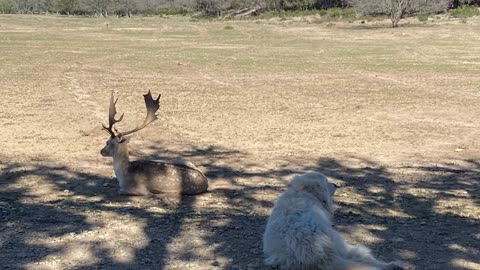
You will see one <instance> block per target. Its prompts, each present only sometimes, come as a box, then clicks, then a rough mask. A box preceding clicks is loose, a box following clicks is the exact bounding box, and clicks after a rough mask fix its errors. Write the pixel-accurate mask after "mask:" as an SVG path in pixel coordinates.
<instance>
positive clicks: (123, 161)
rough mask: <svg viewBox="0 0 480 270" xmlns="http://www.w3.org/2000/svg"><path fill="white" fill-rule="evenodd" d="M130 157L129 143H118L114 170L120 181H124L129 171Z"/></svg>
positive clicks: (114, 154) (114, 156)
mask: <svg viewBox="0 0 480 270" xmlns="http://www.w3.org/2000/svg"><path fill="white" fill-rule="evenodd" d="M129 166H130V159H129V157H128V146H127V143H119V144H117V147H116V151H114V153H113V170H114V171H115V176H116V177H117V179H118V181H119V182H120V183H123V181H124V180H125V177H126V175H127V173H128V167H129Z"/></svg>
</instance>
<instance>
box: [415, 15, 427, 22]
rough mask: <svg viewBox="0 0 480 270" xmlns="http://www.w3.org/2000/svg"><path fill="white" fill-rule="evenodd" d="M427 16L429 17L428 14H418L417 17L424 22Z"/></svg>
mask: <svg viewBox="0 0 480 270" xmlns="http://www.w3.org/2000/svg"><path fill="white" fill-rule="evenodd" d="M428 18H430V15H429V14H418V15H417V19H418V20H419V21H421V22H426V21H428Z"/></svg>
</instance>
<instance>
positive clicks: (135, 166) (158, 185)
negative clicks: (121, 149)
mask: <svg viewBox="0 0 480 270" xmlns="http://www.w3.org/2000/svg"><path fill="white" fill-rule="evenodd" d="M129 173H130V174H131V176H132V178H133V179H132V180H133V181H136V182H139V181H140V182H142V183H135V184H136V185H137V186H138V185H145V186H146V188H147V189H148V190H149V191H150V192H151V193H176V194H184V195H193V194H199V193H203V192H206V191H207V189H208V179H207V177H206V176H205V175H204V174H203V173H202V172H201V171H200V170H199V169H198V168H197V167H195V165H193V164H192V163H189V162H184V161H158V160H137V161H132V162H131V164H130V167H129Z"/></svg>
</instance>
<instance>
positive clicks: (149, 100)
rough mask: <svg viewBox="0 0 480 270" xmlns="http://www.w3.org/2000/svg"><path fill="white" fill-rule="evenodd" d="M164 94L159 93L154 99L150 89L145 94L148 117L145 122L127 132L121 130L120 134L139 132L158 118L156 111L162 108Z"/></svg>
mask: <svg viewBox="0 0 480 270" xmlns="http://www.w3.org/2000/svg"><path fill="white" fill-rule="evenodd" d="M161 96H162V94H159V95H158V97H157V99H153V97H152V93H150V90H149V91H148V93H146V94H145V95H143V98H144V99H145V106H146V107H147V117H145V120H144V121H143V124H141V125H140V126H137V127H136V128H134V129H132V130H129V131H126V132H120V133H119V135H121V136H125V135H128V134H132V133H134V132H137V131H139V130H141V129H143V128H144V127H146V126H148V124H150V123H152V122H153V121H155V120H157V119H158V118H157V114H156V112H157V111H158V109H159V108H160V97H161Z"/></svg>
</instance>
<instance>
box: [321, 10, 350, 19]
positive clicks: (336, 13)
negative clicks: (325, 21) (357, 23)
mask: <svg viewBox="0 0 480 270" xmlns="http://www.w3.org/2000/svg"><path fill="white" fill-rule="evenodd" d="M327 15H328V16H330V17H332V18H354V17H355V16H356V14H355V11H354V10H353V9H351V8H331V9H328V10H327Z"/></svg>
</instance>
